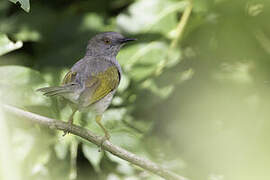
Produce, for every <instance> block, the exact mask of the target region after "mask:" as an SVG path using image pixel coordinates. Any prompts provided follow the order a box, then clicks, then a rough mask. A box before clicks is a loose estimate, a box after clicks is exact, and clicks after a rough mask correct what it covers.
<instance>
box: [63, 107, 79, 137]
mask: <svg viewBox="0 0 270 180" xmlns="http://www.w3.org/2000/svg"><path fill="white" fill-rule="evenodd" d="M76 112H77V109H75V108H74V109H73V108H72V114H71V115H70V116H69V119H68V124H69V128H68V129H66V130H64V134H63V136H65V135H66V134H68V133H69V131H70V128H71V125H72V124H73V116H74V114H75V113H76Z"/></svg>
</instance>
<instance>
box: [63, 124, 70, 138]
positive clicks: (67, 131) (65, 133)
mask: <svg viewBox="0 0 270 180" xmlns="http://www.w3.org/2000/svg"><path fill="white" fill-rule="evenodd" d="M71 126H72V122H70V121H68V128H67V129H65V130H64V133H63V135H62V136H63V137H64V136H65V135H67V134H69V133H70V130H71Z"/></svg>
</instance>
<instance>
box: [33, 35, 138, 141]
mask: <svg viewBox="0 0 270 180" xmlns="http://www.w3.org/2000/svg"><path fill="white" fill-rule="evenodd" d="M134 40H136V39H134V38H127V37H124V36H123V35H122V34H120V33H118V32H102V33H99V34H96V35H95V36H94V37H92V38H91V39H90V40H89V41H88V44H87V47H86V53H85V55H84V57H83V58H82V59H80V60H79V61H77V62H76V63H75V64H74V65H73V66H72V67H71V69H70V70H69V71H68V72H67V73H66V75H65V76H64V78H63V81H62V83H61V85H59V86H54V87H44V88H40V89H38V90H37V91H39V92H42V93H43V95H45V96H48V97H52V96H60V97H62V98H64V99H65V100H67V102H68V104H69V105H70V107H71V109H72V113H71V115H70V117H69V119H68V123H69V128H71V125H72V124H73V116H74V114H75V113H76V112H77V111H79V112H87V111H90V112H93V113H94V114H95V120H96V123H97V124H98V125H99V126H100V128H101V129H102V130H103V131H104V136H103V141H105V140H109V139H110V134H109V132H108V131H107V129H106V128H105V127H104V126H103V125H102V123H101V120H102V115H103V113H104V112H105V111H106V109H107V108H108V107H109V105H110V104H111V101H112V98H113V96H114V94H115V92H116V90H117V87H118V85H119V83H120V80H121V76H122V70H121V66H120V64H119V62H118V61H117V59H116V56H117V54H118V52H119V51H120V49H121V47H123V45H124V44H126V43H128V42H131V41H134ZM67 133H69V130H65V131H64V134H63V136H65V135H66V134H67Z"/></svg>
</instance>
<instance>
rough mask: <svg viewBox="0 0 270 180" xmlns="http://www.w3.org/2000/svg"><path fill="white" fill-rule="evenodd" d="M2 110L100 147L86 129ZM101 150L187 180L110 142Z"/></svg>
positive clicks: (169, 178)
mask: <svg viewBox="0 0 270 180" xmlns="http://www.w3.org/2000/svg"><path fill="white" fill-rule="evenodd" d="M1 106H2V107H3V109H4V110H5V111H6V112H9V113H12V114H15V115H17V116H19V117H23V118H27V119H29V120H31V121H32V122H35V123H38V124H41V125H45V126H47V127H49V128H51V129H57V130H69V132H70V133H71V134H74V135H77V136H79V137H81V138H83V139H86V140H87V141H89V142H92V143H94V144H96V145H100V144H101V143H102V137H101V136H97V135H95V134H94V133H92V132H91V131H89V130H88V129H85V128H83V127H80V126H76V125H71V126H70V125H69V124H68V123H66V122H63V121H60V120H56V119H51V118H48V117H44V116H41V115H38V114H35V113H31V112H28V111H24V110H22V109H19V108H16V107H13V106H10V105H3V104H2V105H1ZM102 148H103V149H104V150H106V151H108V152H110V153H112V154H114V155H115V156H118V157H119V158H121V159H124V160H126V161H128V162H130V163H132V164H135V165H137V166H139V167H141V168H143V169H145V170H148V171H150V172H152V173H154V174H156V175H159V176H160V177H163V178H165V179H166V180H187V179H186V178H185V177H182V176H179V175H177V174H175V173H173V172H171V171H169V170H166V169H164V168H162V167H161V166H159V165H157V164H155V163H153V162H151V161H149V160H147V159H144V158H142V157H139V156H137V155H135V154H133V153H131V152H129V151H127V150H125V149H123V148H121V147H119V146H116V145H113V144H112V143H111V142H110V141H105V142H104V143H103V145H102Z"/></svg>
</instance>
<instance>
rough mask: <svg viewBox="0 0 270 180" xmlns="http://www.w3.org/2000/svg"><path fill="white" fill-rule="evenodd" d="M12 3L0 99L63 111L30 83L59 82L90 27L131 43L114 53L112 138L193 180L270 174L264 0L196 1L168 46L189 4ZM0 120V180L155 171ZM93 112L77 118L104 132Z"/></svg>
mask: <svg viewBox="0 0 270 180" xmlns="http://www.w3.org/2000/svg"><path fill="white" fill-rule="evenodd" d="M10 1H12V2H13V3H11V2H9V1H8V0H2V1H1V2H0V77H1V79H0V99H1V102H4V103H8V104H13V105H15V106H19V107H21V108H23V109H26V110H29V111H31V112H36V113H39V114H42V115H45V116H48V117H54V118H58V119H61V120H67V118H68V117H69V115H70V113H71V109H70V107H68V106H66V105H65V104H64V103H62V102H61V101H60V100H59V99H55V98H52V99H49V98H46V97H44V96H42V95H41V94H39V93H37V92H35V90H36V89H37V88H39V87H44V86H49V85H51V86H52V85H58V84H59V83H60V81H61V80H62V78H63V76H64V74H65V73H66V72H67V71H68V68H70V67H71V66H72V65H73V64H74V63H75V62H76V61H77V60H79V59H80V58H82V57H83V56H84V53H85V46H86V44H87V41H88V40H89V39H90V38H91V37H92V36H93V35H94V34H96V33H98V32H102V31H118V32H121V33H123V34H124V35H126V36H130V37H134V38H137V39H138V41H137V42H135V43H133V44H130V45H127V46H125V47H124V48H123V49H122V50H121V51H120V53H119V55H118V56H117V59H118V60H119V62H120V64H121V65H122V67H123V71H124V75H123V78H122V81H121V84H120V86H119V88H118V91H117V94H116V96H115V97H114V99H113V102H112V105H111V106H110V108H109V109H108V110H107V112H106V113H105V115H104V120H103V123H104V124H105V126H106V127H107V128H108V129H109V131H110V132H111V136H112V139H111V141H112V142H113V143H114V144H117V145H119V146H121V147H123V148H126V149H127V150H129V151H132V152H134V153H136V154H138V155H141V156H143V157H147V158H149V159H152V160H153V161H155V162H157V163H159V164H160V165H162V166H164V167H166V168H168V169H170V170H173V171H175V172H177V173H179V174H181V175H184V176H187V177H189V178H190V179H194V180H195V179H207V180H225V179H230V180H253V179H258V180H268V179H270V173H269V171H268V170H269V167H270V158H269V157H270V156H269V152H270V151H269V150H270V143H269V141H268V138H269V137H270V133H269V132H270V123H269V121H268V119H269V118H270V113H269V107H270V101H269V99H270V95H269V87H270V86H269V82H270V71H269V66H270V61H269V57H270V24H269V23H268V21H269V16H270V2H269V1H267V0H238V1H233V0H194V1H193V9H192V13H191V16H190V18H189V19H188V21H187V26H186V28H185V31H184V34H183V35H182V36H181V39H180V40H181V41H179V43H178V44H177V46H176V47H174V48H171V43H172V42H173V40H175V38H176V37H177V33H178V32H177V30H176V29H177V26H178V24H179V21H180V19H181V16H182V14H183V12H184V10H185V8H186V7H187V6H188V4H189V1H179V0H112V1H106V0H91V1H86V0H80V1H78V0H77V1H75V0H70V1H66V0H58V1H45V0H40V1H30V3H31V9H30V4H29V0H19V1H18V2H19V3H18V2H17V1H15V0H10ZM20 7H21V8H22V9H21V8H20ZM27 12H28V13H27ZM165 60H166V61H165ZM164 62H166V64H165V67H164V69H163V71H161V73H160V74H156V71H157V70H159V69H160V67H161V65H162V63H164ZM0 118H1V119H0V122H1V124H0V136H1V137H2V138H3V139H1V143H0V146H1V148H0V155H1V156H0V179H3V180H6V179H22V180H24V179H27V180H29V179H35V180H36V179H38V180H47V179H51V180H54V179H55V180H56V179H57V180H61V179H63V180H64V179H65V180H66V179H78V180H86V179H93V180H158V179H160V178H159V177H157V176H155V175H153V174H150V173H148V172H145V171H143V170H142V169H139V168H137V167H134V166H132V165H130V164H129V163H128V162H126V161H124V160H121V159H119V158H117V157H115V156H114V155H111V154H109V153H107V152H98V147H96V146H94V145H92V144H90V143H88V142H85V141H84V140H82V139H80V138H78V137H75V136H72V135H68V136H65V137H62V132H56V131H52V130H50V129H46V128H43V127H39V126H38V125H34V124H32V123H30V122H28V121H24V120H21V119H20V118H17V117H15V116H12V115H5V116H4V114H2V113H1V111H0ZM93 118H94V117H93V115H92V114H91V113H76V114H75V123H76V124H78V125H81V126H84V127H86V128H89V129H91V130H92V131H94V132H95V133H97V134H102V131H101V129H100V128H99V127H98V126H97V125H96V123H95V121H94V120H93ZM3 119H5V120H6V121H2V120H3ZM6 157H11V158H10V159H8V160H7V158H6ZM7 161H9V162H8V163H7ZM10 168H12V170H13V171H10Z"/></svg>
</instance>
